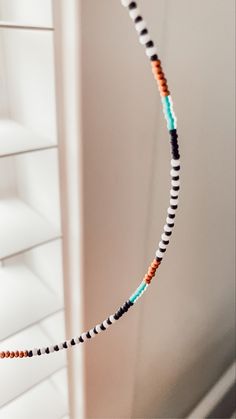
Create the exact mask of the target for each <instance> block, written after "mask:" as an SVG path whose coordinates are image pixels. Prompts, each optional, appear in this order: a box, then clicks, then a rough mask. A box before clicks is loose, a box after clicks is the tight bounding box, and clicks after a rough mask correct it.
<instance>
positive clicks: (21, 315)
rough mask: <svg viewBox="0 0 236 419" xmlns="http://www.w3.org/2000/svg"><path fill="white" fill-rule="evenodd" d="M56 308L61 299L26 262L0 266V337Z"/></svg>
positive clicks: (58, 308)
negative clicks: (25, 264) (0, 320)
mask: <svg viewBox="0 0 236 419" xmlns="http://www.w3.org/2000/svg"><path fill="white" fill-rule="evenodd" d="M12 308H13V310H12ZM60 309H62V302H61V299H59V298H58V297H57V295H56V294H55V293H54V292H52V291H51V289H50V288H48V287H46V286H45V284H44V283H43V282H42V281H41V280H40V279H39V278H37V276H36V275H34V274H33V273H32V272H31V271H30V270H29V269H28V268H27V267H26V266H24V265H20V264H17V265H12V266H7V267H3V268H0V318H1V319H4V318H6V321H4V322H2V324H1V329H0V341H1V340H4V339H6V338H7V337H8V336H11V335H13V334H15V333H17V332H18V331H20V330H21V329H24V328H26V327H28V326H29V325H31V324H33V323H36V322H37V321H40V320H41V319H43V318H44V317H46V316H49V315H50V314H52V313H54V312H55V311H58V310H60ZM6 313H8V315H6Z"/></svg>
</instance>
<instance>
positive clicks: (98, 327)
mask: <svg viewBox="0 0 236 419" xmlns="http://www.w3.org/2000/svg"><path fill="white" fill-rule="evenodd" d="M95 329H96V331H97V332H98V333H100V332H101V331H102V329H101V327H100V324H97V326H96V327H95Z"/></svg>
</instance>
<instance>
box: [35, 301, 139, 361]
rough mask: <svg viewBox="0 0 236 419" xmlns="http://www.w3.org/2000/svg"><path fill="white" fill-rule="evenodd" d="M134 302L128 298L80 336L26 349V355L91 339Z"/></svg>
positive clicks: (60, 348)
mask: <svg viewBox="0 0 236 419" xmlns="http://www.w3.org/2000/svg"><path fill="white" fill-rule="evenodd" d="M133 305H134V304H133V303H132V302H131V301H130V300H128V301H126V302H125V303H124V304H123V305H122V306H121V307H120V308H119V309H118V310H117V311H116V312H115V314H112V315H111V316H109V317H108V318H107V319H106V320H104V321H103V322H102V323H100V324H97V325H96V326H94V327H93V328H92V329H90V330H88V331H87V332H84V333H82V334H81V335H80V336H77V337H74V338H72V339H69V340H65V341H64V342H61V343H59V344H56V345H51V346H47V347H42V348H34V349H30V350H29V351H28V357H32V356H40V355H43V354H50V353H53V352H58V351H60V350H63V349H68V348H70V347H72V346H75V345H78V344H79V343H84V342H85V341H86V340H88V339H92V338H93V337H94V336H96V335H98V334H99V333H101V332H104V331H105V330H107V329H108V328H109V327H110V326H111V325H112V324H113V323H115V322H116V321H117V320H119V319H120V318H121V317H122V316H123V315H124V314H125V313H127V311H128V310H129V309H130V307H132V306H133Z"/></svg>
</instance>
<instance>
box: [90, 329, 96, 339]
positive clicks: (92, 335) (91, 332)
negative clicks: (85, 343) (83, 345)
mask: <svg viewBox="0 0 236 419" xmlns="http://www.w3.org/2000/svg"><path fill="white" fill-rule="evenodd" d="M89 334H90V336H91V338H93V337H94V336H95V333H94V330H93V329H90V331H89Z"/></svg>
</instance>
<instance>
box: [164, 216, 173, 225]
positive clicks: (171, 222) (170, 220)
mask: <svg viewBox="0 0 236 419" xmlns="http://www.w3.org/2000/svg"><path fill="white" fill-rule="evenodd" d="M166 222H167V224H174V222H175V220H174V218H169V217H166Z"/></svg>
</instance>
